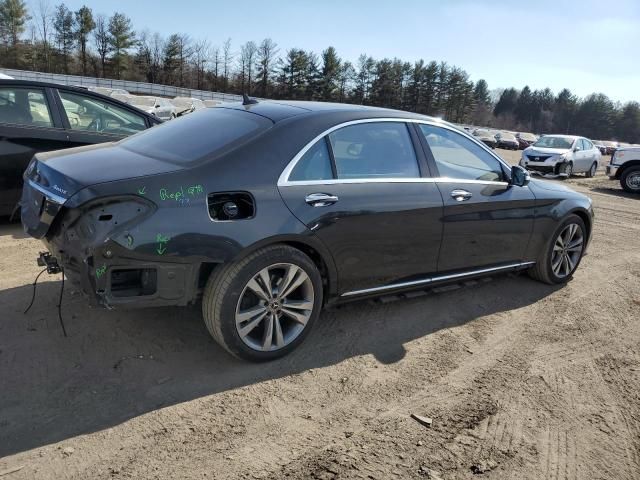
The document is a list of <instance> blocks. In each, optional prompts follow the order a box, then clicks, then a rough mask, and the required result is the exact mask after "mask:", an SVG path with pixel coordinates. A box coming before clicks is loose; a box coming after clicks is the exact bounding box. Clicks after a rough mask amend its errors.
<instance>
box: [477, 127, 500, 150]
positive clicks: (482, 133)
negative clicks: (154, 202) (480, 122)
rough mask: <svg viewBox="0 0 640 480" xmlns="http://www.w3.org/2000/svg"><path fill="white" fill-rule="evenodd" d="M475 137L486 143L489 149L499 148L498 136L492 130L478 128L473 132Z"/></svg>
mask: <svg viewBox="0 0 640 480" xmlns="http://www.w3.org/2000/svg"><path fill="white" fill-rule="evenodd" d="M473 136H474V137H476V139H478V140H479V141H481V142H482V143H484V144H485V145H486V146H487V147H491V148H496V147H497V146H498V141H497V140H496V134H495V132H492V131H491V130H487V129H484V128H476V129H475V130H474V131H473Z"/></svg>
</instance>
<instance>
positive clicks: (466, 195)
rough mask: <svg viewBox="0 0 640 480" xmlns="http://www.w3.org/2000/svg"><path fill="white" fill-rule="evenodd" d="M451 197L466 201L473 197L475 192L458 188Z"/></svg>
mask: <svg viewBox="0 0 640 480" xmlns="http://www.w3.org/2000/svg"><path fill="white" fill-rule="evenodd" d="M451 197H452V198H454V199H455V200H456V201H458V202H464V201H465V200H469V199H470V198H471V197H473V194H472V193H471V192H467V191H466V190H460V189H456V190H453V191H452V192H451Z"/></svg>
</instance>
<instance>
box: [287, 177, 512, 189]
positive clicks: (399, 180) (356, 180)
mask: <svg viewBox="0 0 640 480" xmlns="http://www.w3.org/2000/svg"><path fill="white" fill-rule="evenodd" d="M358 183H456V184H457V183H462V184H479V185H499V186H504V187H506V186H509V184H508V183H507V182H494V181H490V180H465V179H458V178H449V177H433V178H428V177H420V178H332V179H328V180H299V181H296V182H287V183H285V184H282V185H278V186H279V187H295V186H307V185H341V184H358Z"/></svg>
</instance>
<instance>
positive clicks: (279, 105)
mask: <svg viewBox="0 0 640 480" xmlns="http://www.w3.org/2000/svg"><path fill="white" fill-rule="evenodd" d="M224 108H233V109H236V110H246V111H248V112H251V113H255V114H257V115H260V116H263V117H266V118H268V119H270V120H271V121H273V122H274V123H277V122H279V121H281V120H285V119H287V118H291V117H295V116H298V115H303V114H304V115H306V116H331V115H333V114H337V113H342V114H348V113H353V114H354V116H357V117H359V118H362V117H363V116H366V117H370V118H384V117H391V118H407V119H421V120H433V121H440V122H441V121H442V120H439V119H436V118H432V117H428V116H425V115H419V114H416V113H411V112H404V111H401V110H392V109H389V108H380V107H369V106H365V105H354V104H347V103H331V102H309V101H292V100H291V101H290V100H287V101H283V100H260V101H258V103H253V104H249V105H243V104H242V103H233V104H227V105H224ZM363 114H364V115H363Z"/></svg>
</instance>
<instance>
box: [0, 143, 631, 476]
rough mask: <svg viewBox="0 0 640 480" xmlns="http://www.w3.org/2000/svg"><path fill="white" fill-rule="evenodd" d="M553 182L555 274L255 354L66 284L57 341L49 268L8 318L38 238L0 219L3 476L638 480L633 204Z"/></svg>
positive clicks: (394, 311)
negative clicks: (564, 248)
mask: <svg viewBox="0 0 640 480" xmlns="http://www.w3.org/2000/svg"><path fill="white" fill-rule="evenodd" d="M499 153H501V154H503V155H504V156H505V158H507V159H508V160H510V161H512V162H513V161H516V160H517V158H518V156H519V152H504V151H499ZM565 183H567V184H571V185H572V186H573V187H575V188H576V189H577V190H579V191H583V192H586V193H588V194H590V195H591V196H592V198H593V200H594V205H595V212H596V222H595V231H594V232H595V233H594V238H593V242H592V244H591V247H590V252H589V255H588V256H587V257H586V258H585V259H584V261H583V262H582V265H581V266H580V268H579V270H578V272H577V273H576V275H575V277H574V279H573V281H571V282H570V283H569V284H568V285H566V286H564V287H551V286H548V285H543V284H540V283H536V282H534V281H532V280H530V279H528V277H527V276H526V275H522V276H498V277H495V278H493V279H491V280H490V281H486V282H485V281H481V282H477V283H475V284H470V285H464V286H461V288H457V289H442V290H441V291H438V292H429V293H426V294H424V295H421V296H412V298H407V299H402V300H398V301H393V300H394V299H393V298H386V299H384V300H385V301H378V302H361V303H356V304H351V305H348V306H345V307H342V308H340V309H334V310H329V311H326V312H325V313H323V315H322V317H321V319H320V322H319V323H318V325H317V328H316V329H315V330H314V331H313V332H312V334H311V335H310V337H309V338H308V339H307V341H306V342H305V344H304V345H303V346H302V347H301V348H300V349H298V350H297V351H295V352H294V353H293V354H292V355H290V356H288V357H286V358H284V359H282V360H279V361H276V362H273V363H270V364H266V365H254V364H248V363H243V362H240V361H237V360H234V359H232V358H230V357H229V356H228V355H226V354H225V353H224V352H223V351H222V350H221V349H220V348H219V347H217V346H216V345H215V344H214V343H213V341H212V340H211V339H210V338H209V336H208V335H207V333H206V330H205V327H204V325H203V323H202V320H201V319H200V314H199V309H198V308H197V307H194V308H190V309H177V308H176V309H173V308H171V309H153V310H140V311H136V310H131V311H103V310H92V309H89V308H88V307H87V306H86V303H85V301H84V300H83V299H82V298H81V296H80V295H78V294H76V293H75V292H73V291H72V290H71V288H68V289H67V290H66V292H65V295H64V301H63V315H64V318H65V323H66V327H67V330H68V331H69V337H68V338H64V337H63V336H62V333H61V330H60V327H59V325H58V320H57V316H56V311H55V305H56V304H57V298H58V294H59V290H60V282H59V279H58V278H55V277H49V278H44V279H43V280H42V285H41V286H40V287H39V288H38V296H37V298H36V302H35V305H34V307H33V308H32V310H31V311H30V312H29V313H28V314H27V315H23V313H22V311H23V309H24V308H25V306H26V305H27V304H28V302H29V300H30V297H31V282H32V281H33V278H34V276H35V274H36V273H37V271H38V268H37V267H36V266H35V262H34V258H35V256H36V254H37V252H38V251H39V250H41V248H42V247H41V246H40V243H39V242H38V241H35V240H32V239H29V238H26V237H25V236H24V235H23V234H22V232H21V230H20V228H19V226H17V225H8V224H6V223H5V224H2V225H0V271H1V272H2V275H1V276H0V312H1V313H0V379H1V383H0V385H1V387H2V388H1V389H0V477H2V478H3V480H4V478H7V479H11V480H14V479H40V478H46V479H56V480H57V479H94V478H97V479H119V478H135V479H147V478H150V479H151V478H159V479H174V478H186V479H192V478H194V479H195V478H198V479H202V478H220V479H223V478H224V479H227V478H262V479H273V478H291V479H297V478H317V479H345V478H377V479H388V478H432V479H437V478H443V479H459V478H471V477H475V475H482V478H490V479H498V478H501V479H502V478H504V479H518V478H548V479H581V478H589V479H600V478H601V479H614V478H615V479H637V478H640V348H639V346H640V345H639V343H640V340H639V339H640V321H639V320H640V281H639V280H640V248H638V247H639V246H640V244H639V242H638V237H639V236H640V198H638V197H632V196H630V195H626V194H624V193H623V192H622V191H621V190H620V188H619V185H618V184H617V183H614V182H610V181H609V180H607V179H606V178H605V177H604V175H603V174H602V172H600V173H599V175H598V176H597V177H596V178H594V179H585V178H581V177H578V176H576V177H575V178H572V179H570V180H568V181H567V182H565ZM411 414H417V415H422V416H425V417H430V418H431V419H432V425H431V426H430V427H427V426H424V425H422V424H421V423H419V422H417V421H416V420H414V419H412V418H411V416H410V415H411Z"/></svg>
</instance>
